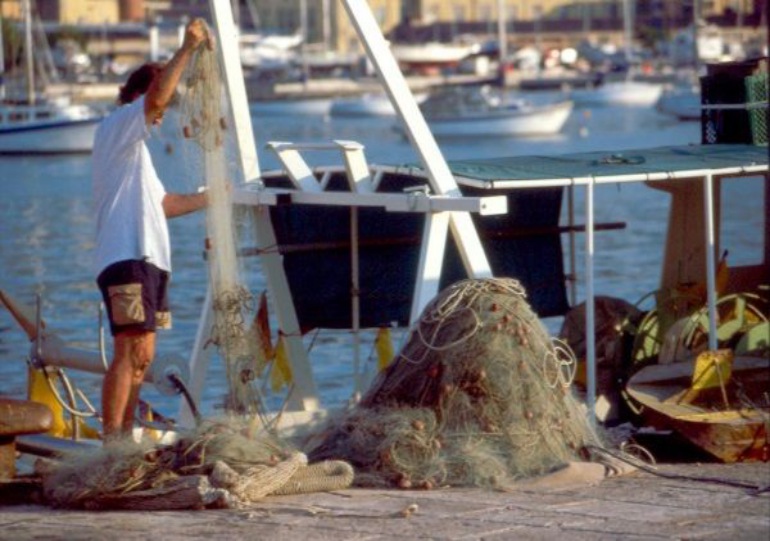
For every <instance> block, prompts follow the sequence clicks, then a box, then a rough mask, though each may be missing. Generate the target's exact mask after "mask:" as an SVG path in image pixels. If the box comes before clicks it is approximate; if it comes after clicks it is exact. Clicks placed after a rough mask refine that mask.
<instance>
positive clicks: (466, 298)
mask: <svg viewBox="0 0 770 541" xmlns="http://www.w3.org/2000/svg"><path fill="white" fill-rule="evenodd" d="M574 370H575V362H574V357H573V356H572V355H571V353H570V352H569V349H568V348H565V347H563V346H561V345H560V344H559V343H558V342H555V341H552V340H551V339H550V338H549V336H548V334H547V332H546V331H545V329H544V328H543V326H542V324H541V323H540V322H539V320H538V318H537V316H536V315H535V314H534V313H533V312H532V310H531V308H530V307H529V305H528V304H527V301H526V296H525V292H524V290H523V288H522V287H521V286H520V284H519V283H518V282H517V281H515V280H513V279H502V278H498V279H484V280H465V281H461V282H458V283H456V284H454V285H452V286H450V287H448V288H447V289H445V290H444V291H442V292H441V293H440V294H439V295H438V296H437V297H436V298H435V299H434V300H433V301H432V302H431V303H430V304H429V305H428V306H427V307H426V308H425V310H424V311H423V313H422V315H421V317H420V319H419V321H418V322H416V323H415V324H414V325H413V327H412V328H411V329H410V334H409V337H408V339H407V341H406V343H405V345H404V346H403V347H402V349H401V351H400V352H399V354H398V355H397V357H396V359H395V360H394V361H393V363H391V364H390V365H389V367H388V368H387V369H386V370H385V371H384V372H382V373H381V374H380V376H379V377H378V379H377V380H376V381H375V382H374V383H373V385H372V387H371V388H370V389H369V390H368V392H367V393H366V394H365V395H364V397H363V398H362V400H361V402H360V403H359V404H358V405H357V406H356V407H355V408H354V409H353V410H351V411H350V412H348V413H347V414H345V415H344V416H342V417H341V418H339V419H335V420H334V421H333V422H332V423H331V424H330V425H329V426H328V427H327V428H326V429H325V432H324V436H323V437H322V438H321V439H320V441H319V443H317V444H316V445H315V446H314V448H313V449H312V450H311V451H310V452H309V454H308V456H309V457H310V458H311V459H312V460H325V459H331V458H334V459H339V460H345V461H348V462H350V463H351V464H352V465H353V466H354V467H355V469H356V484H358V485H361V486H398V487H401V488H409V487H422V488H431V487H434V486H439V485H454V486H479V487H488V488H506V487H509V486H510V485H511V483H512V482H514V481H516V480H518V479H522V478H528V477H532V476H536V475H540V474H545V473H548V472H550V471H553V470H555V469H558V468H560V467H562V466H564V465H566V464H567V463H569V462H573V461H576V460H581V458H584V456H583V455H582V451H583V449H584V448H585V447H586V446H589V445H598V444H599V440H600V437H599V435H598V433H597V432H596V430H595V428H594V427H593V426H592V425H591V424H590V423H589V422H588V420H587V414H586V412H585V411H584V409H582V408H581V406H580V404H579V402H578V401H577V400H576V398H575V397H574V396H573V393H572V390H571V387H570V384H571V381H572V378H573V376H574Z"/></svg>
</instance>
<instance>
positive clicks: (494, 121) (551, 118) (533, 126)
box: [427, 101, 573, 137]
mask: <svg viewBox="0 0 770 541" xmlns="http://www.w3.org/2000/svg"><path fill="white" fill-rule="evenodd" d="M572 108H573V103H572V102H571V101H566V102H561V103H556V104H551V105H544V106H533V107H532V108H531V109H529V108H528V109H525V110H515V109H514V110H510V111H509V110H505V109H500V110H490V111H489V112H484V113H480V114H476V115H468V116H457V117H446V118H427V121H428V125H429V126H430V129H431V131H432V132H433V134H434V135H435V136H436V137H465V136H469V135H472V136H500V135H503V136H506V135H507V136H538V135H553V134H556V133H559V132H560V131H561V130H562V128H563V127H564V124H565V123H566V122H567V119H568V118H569V115H570V113H572Z"/></svg>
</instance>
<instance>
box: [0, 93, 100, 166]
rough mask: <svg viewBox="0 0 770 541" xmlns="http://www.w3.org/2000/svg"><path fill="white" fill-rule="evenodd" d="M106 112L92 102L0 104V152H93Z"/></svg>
mask: <svg viewBox="0 0 770 541" xmlns="http://www.w3.org/2000/svg"><path fill="white" fill-rule="evenodd" d="M103 116H104V114H103V113H102V112H101V111H100V110H98V109H95V108H94V107H92V106H89V105H85V104H71V103H68V102H65V103H62V102H61V100H58V101H57V100H53V101H52V100H45V101H37V102H35V103H31V104H30V103H13V104H8V103H3V104H0V153H2V154H65V153H88V152H91V149H92V148H93V142H94V134H95V133H96V128H97V126H98V124H99V122H100V121H101V119H102V118H103Z"/></svg>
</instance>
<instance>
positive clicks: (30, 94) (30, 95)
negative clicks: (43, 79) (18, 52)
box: [21, 0, 35, 105]
mask: <svg viewBox="0 0 770 541" xmlns="http://www.w3.org/2000/svg"><path fill="white" fill-rule="evenodd" d="M21 9H22V15H23V17H24V61H25V66H24V68H25V69H26V71H27V102H28V103H29V104H30V105H33V104H34V103H35V65H34V61H33V59H32V8H31V6H30V0H23V2H22V5H21Z"/></svg>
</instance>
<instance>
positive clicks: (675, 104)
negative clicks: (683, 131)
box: [655, 85, 701, 121]
mask: <svg viewBox="0 0 770 541" xmlns="http://www.w3.org/2000/svg"><path fill="white" fill-rule="evenodd" d="M655 107H656V109H657V110H658V111H660V112H661V113H663V114H667V115H671V116H674V117H676V118H677V119H679V120H697V121H700V119H701V94H700V87H695V86H692V85H690V86H676V87H673V88H668V89H666V90H664V91H663V92H662V94H661V95H660V98H659V99H658V101H657V103H656V104H655Z"/></svg>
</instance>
